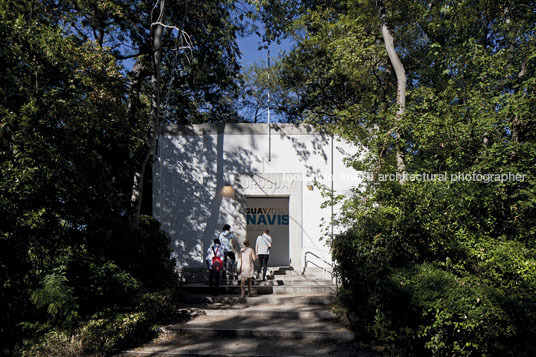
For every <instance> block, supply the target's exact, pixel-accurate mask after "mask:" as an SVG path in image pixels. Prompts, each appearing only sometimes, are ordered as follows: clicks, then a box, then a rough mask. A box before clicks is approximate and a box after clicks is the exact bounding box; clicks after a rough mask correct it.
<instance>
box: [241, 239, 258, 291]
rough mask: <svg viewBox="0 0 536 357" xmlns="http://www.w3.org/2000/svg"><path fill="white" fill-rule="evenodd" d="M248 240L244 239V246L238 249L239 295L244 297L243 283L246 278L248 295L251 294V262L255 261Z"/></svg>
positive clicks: (252, 268)
mask: <svg viewBox="0 0 536 357" xmlns="http://www.w3.org/2000/svg"><path fill="white" fill-rule="evenodd" d="M249 246H250V242H249V240H245V241H244V248H242V249H241V250H240V256H239V258H238V261H239V265H238V273H239V274H240V280H241V282H240V290H241V294H240V297H244V285H246V279H247V280H248V295H249V296H251V279H252V278H253V273H254V272H255V267H254V266H253V262H254V261H255V259H256V257H255V252H254V251H253V249H251V248H250V247H249Z"/></svg>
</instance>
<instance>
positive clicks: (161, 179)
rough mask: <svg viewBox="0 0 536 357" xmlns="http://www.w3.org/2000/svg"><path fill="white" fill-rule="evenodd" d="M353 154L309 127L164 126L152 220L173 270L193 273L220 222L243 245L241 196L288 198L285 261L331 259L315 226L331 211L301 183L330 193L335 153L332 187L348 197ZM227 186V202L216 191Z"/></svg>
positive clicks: (156, 165)
mask: <svg viewBox="0 0 536 357" xmlns="http://www.w3.org/2000/svg"><path fill="white" fill-rule="evenodd" d="M269 137H271V158H270V160H269ZM355 152H356V148H354V147H352V146H351V145H350V144H348V143H345V142H341V141H338V140H337V139H336V138H335V140H334V143H333V146H332V138H331V137H330V136H329V135H327V134H325V133H320V132H318V131H316V130H314V129H313V128H312V127H311V126H308V125H300V126H296V125H294V124H278V125H273V126H272V129H271V135H270V136H269V135H268V127H267V125H266V124H218V125H216V124H210V125H209V124H203V125H193V126H190V127H181V128H179V127H168V128H166V130H165V131H164V132H163V134H162V135H161V137H160V139H159V144H158V152H157V155H156V161H155V163H154V166H153V176H154V177H153V215H154V216H155V217H156V218H157V219H159V220H160V222H161V223H162V227H163V228H164V229H165V230H166V231H167V232H168V233H169V234H170V236H171V238H172V243H173V247H174V252H175V257H176V258H177V261H178V265H179V266H180V267H193V268H197V267H202V266H203V264H204V262H203V256H204V253H205V251H206V249H207V247H208V246H209V245H210V242H211V240H212V239H214V238H216V237H217V235H218V233H219V232H220V230H221V228H222V226H223V225H224V224H225V223H228V224H230V225H231V226H232V227H233V231H235V232H236V233H237V235H238V236H239V239H240V240H241V241H243V239H244V238H245V235H246V232H245V215H244V208H245V198H246V197H247V196H259V197H262V196H266V197H270V196H290V205H289V206H290V208H289V209H290V216H291V223H290V240H291V242H290V250H291V252H290V254H291V264H292V266H294V267H295V268H301V267H303V265H304V263H305V262H304V256H305V253H306V252H309V253H308V254H307V259H308V260H309V261H310V263H309V264H308V265H309V266H314V265H320V266H322V265H324V263H323V262H322V260H324V261H328V262H330V261H331V257H330V253H329V247H327V246H326V242H327V240H328V239H329V236H328V237H323V233H322V231H321V228H320V223H321V222H322V219H324V221H325V222H326V223H329V221H330V217H331V208H330V207H327V208H324V209H321V208H320V205H321V203H322V201H323V200H324V199H323V198H322V197H321V194H320V190H318V188H315V189H314V190H313V191H309V190H307V188H306V183H308V182H313V181H319V182H320V183H322V184H324V185H326V186H327V187H329V188H330V187H331V170H332V156H333V170H334V175H333V180H334V181H333V186H334V190H335V192H336V193H342V194H345V195H349V194H351V191H350V189H351V188H352V187H353V186H356V185H357V184H358V182H355V181H352V180H346V179H344V177H345V176H346V177H352V176H354V177H355V174H356V172H355V171H354V170H352V169H349V168H347V167H346V166H345V165H344V164H343V158H344V157H345V156H347V155H349V154H353V153H355ZM341 174H342V175H341ZM341 176H342V177H341ZM341 178H342V179H341ZM251 180H253V181H254V182H255V184H252V183H251V182H252V181H251ZM285 180H287V181H285ZM288 180H290V181H291V182H290V183H289V181H288ZM282 182H283V183H282ZM284 182H286V184H285V183H284ZM226 183H230V184H231V185H232V186H233V188H234V196H233V197H226V196H228V195H227V194H225V193H222V188H223V186H224V184H226ZM261 186H262V187H261ZM248 238H249V239H250V240H252V241H253V242H252V243H254V238H252V237H248ZM321 238H324V239H323V240H321ZM311 263H312V264H311Z"/></svg>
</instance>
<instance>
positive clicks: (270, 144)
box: [268, 42, 272, 161]
mask: <svg viewBox="0 0 536 357" xmlns="http://www.w3.org/2000/svg"><path fill="white" fill-rule="evenodd" d="M268 161H272V125H271V123H270V42H268Z"/></svg>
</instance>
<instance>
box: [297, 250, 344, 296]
mask: <svg viewBox="0 0 536 357" xmlns="http://www.w3.org/2000/svg"><path fill="white" fill-rule="evenodd" d="M308 254H310V255H312V256H314V257H315V258H318V259H319V260H320V261H322V262H323V263H324V264H326V265H327V266H329V267H330V268H331V270H327V269H326V268H325V267H323V266H320V265H318V264H317V263H315V262H313V261H310V260H307V255H308ZM304 260H305V265H304V267H303V272H302V275H304V274H305V269H307V264H309V263H310V264H312V265H315V266H316V267H318V268H320V269H322V272H323V273H322V276H323V277H324V278H325V273H329V275H330V276H331V279H330V280H331V281H333V276H334V274H335V273H334V268H335V266H334V264H333V263H330V262H328V261H326V260H324V259H323V258H321V257H320V256H318V255H316V254H315V253H313V252H305V254H304ZM335 284H336V286H337V287H338V285H339V284H338V281H337V276H336V275H335Z"/></svg>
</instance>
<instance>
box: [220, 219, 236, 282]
mask: <svg viewBox="0 0 536 357" xmlns="http://www.w3.org/2000/svg"><path fill="white" fill-rule="evenodd" d="M218 239H219V240H220V242H221V245H222V247H223V254H224V258H223V271H222V280H227V276H226V272H227V271H230V270H232V267H233V265H234V261H235V259H236V256H235V254H234V252H233V243H234V233H233V232H231V226H230V225H228V224H225V225H224V226H223V232H221V233H220V236H219V237H218Z"/></svg>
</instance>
